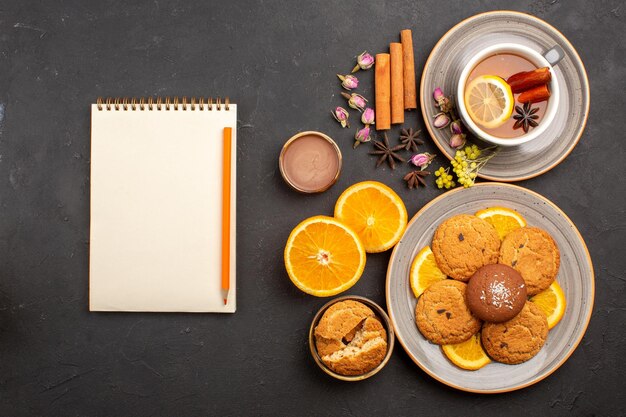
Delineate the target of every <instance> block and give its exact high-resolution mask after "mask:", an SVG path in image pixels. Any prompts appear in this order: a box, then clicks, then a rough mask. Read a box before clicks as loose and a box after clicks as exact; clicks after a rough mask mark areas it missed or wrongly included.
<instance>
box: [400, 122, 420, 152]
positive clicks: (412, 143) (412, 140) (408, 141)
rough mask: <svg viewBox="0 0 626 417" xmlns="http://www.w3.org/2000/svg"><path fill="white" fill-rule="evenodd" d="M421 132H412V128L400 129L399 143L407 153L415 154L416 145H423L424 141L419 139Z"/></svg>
mask: <svg viewBox="0 0 626 417" xmlns="http://www.w3.org/2000/svg"><path fill="white" fill-rule="evenodd" d="M421 132H422V131H421V130H417V131H415V130H413V128H409V129H408V130H407V129H402V131H401V133H400V141H401V142H402V144H403V145H404V149H406V150H407V151H413V152H417V145H423V144H424V141H423V140H421V139H420V138H419V135H420V133H421Z"/></svg>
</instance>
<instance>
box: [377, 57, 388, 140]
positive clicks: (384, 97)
mask: <svg viewBox="0 0 626 417" xmlns="http://www.w3.org/2000/svg"><path fill="white" fill-rule="evenodd" d="M390 70H391V69H390V67H389V54H376V65H375V67H374V90H375V91H376V130H388V129H390V128H391V101H390V97H391V93H390V90H391V72H390Z"/></svg>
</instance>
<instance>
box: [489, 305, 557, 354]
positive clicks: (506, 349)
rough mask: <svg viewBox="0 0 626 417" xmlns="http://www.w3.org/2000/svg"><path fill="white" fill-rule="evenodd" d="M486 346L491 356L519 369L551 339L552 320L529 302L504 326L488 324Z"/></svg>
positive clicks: (501, 324) (502, 324)
mask: <svg viewBox="0 0 626 417" xmlns="http://www.w3.org/2000/svg"><path fill="white" fill-rule="evenodd" d="M481 337H482V342H483V347H484V348H485V351H486V352H487V354H488V355H489V356H491V357H492V358H493V359H495V360H496V361H498V362H502V363H507V364H510V365H515V364H518V363H522V362H525V361H527V360H529V359H530V358H532V357H533V356H535V355H536V354H537V352H539V350H541V347H542V346H543V344H544V343H545V341H546V338H547V337H548V320H547V319H546V315H545V314H544V313H543V311H541V309H540V308H539V307H537V306H536V305H534V304H533V303H531V302H530V301H527V302H526V304H525V305H524V308H522V311H520V313H519V314H518V315H517V316H515V317H513V318H512V319H511V320H509V321H505V322H504V323H485V324H484V325H483V330H482V335H481Z"/></svg>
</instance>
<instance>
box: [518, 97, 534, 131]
mask: <svg viewBox="0 0 626 417" xmlns="http://www.w3.org/2000/svg"><path fill="white" fill-rule="evenodd" d="M538 111H539V107H534V108H531V107H530V102H528V103H525V104H524V108H521V107H520V106H515V112H516V113H517V114H516V115H514V116H513V118H514V119H515V124H514V125H513V129H519V128H520V127H521V128H522V129H524V133H528V130H529V129H530V128H531V127H537V125H538V124H539V122H537V119H538V118H539V115H537V114H535V113H537V112H538Z"/></svg>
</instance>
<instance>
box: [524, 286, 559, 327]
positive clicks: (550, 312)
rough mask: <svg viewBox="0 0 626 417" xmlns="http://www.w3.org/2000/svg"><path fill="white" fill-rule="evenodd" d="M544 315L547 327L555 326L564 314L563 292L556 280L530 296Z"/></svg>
mask: <svg viewBox="0 0 626 417" xmlns="http://www.w3.org/2000/svg"><path fill="white" fill-rule="evenodd" d="M530 301H531V302H533V303H535V305H537V307H539V308H540V309H541V311H543V312H544V313H546V316H548V329H551V328H553V327H554V326H556V325H557V324H558V323H559V321H561V319H562V318H563V314H565V307H566V305H567V303H566V301H565V294H564V293H563V290H562V289H561V286H560V285H559V283H558V282H556V281H554V282H553V283H552V285H550V286H549V287H548V289H546V290H543V291H542V292H540V293H539V294H537V295H535V296H533V297H531V298H530Z"/></svg>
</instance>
